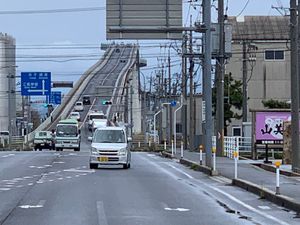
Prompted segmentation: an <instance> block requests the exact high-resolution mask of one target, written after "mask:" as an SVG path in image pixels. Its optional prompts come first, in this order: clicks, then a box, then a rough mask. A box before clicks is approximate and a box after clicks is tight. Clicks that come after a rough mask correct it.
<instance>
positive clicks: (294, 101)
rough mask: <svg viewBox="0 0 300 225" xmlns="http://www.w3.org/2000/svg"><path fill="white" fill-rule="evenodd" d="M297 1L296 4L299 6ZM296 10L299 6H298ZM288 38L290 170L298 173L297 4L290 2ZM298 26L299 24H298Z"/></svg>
mask: <svg viewBox="0 0 300 225" xmlns="http://www.w3.org/2000/svg"><path fill="white" fill-rule="evenodd" d="M299 2H300V1H299V0H298V4H299ZM298 9H300V6H299V5H298ZM290 11H291V12H290V29H291V30H290V32H291V34H290V36H291V110H292V112H291V115H292V170H293V171H294V172H300V149H299V77H298V72H299V70H298V60H299V58H298V53H299V52H300V49H299V47H300V46H299V43H298V41H299V40H297V39H298V37H299V36H298V35H299V34H298V31H299V30H298V27H297V2H296V0H290ZM298 26H299V24H298Z"/></svg>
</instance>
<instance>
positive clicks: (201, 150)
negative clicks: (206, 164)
mask: <svg viewBox="0 0 300 225" xmlns="http://www.w3.org/2000/svg"><path fill="white" fill-rule="evenodd" d="M199 150H200V165H202V164H203V163H202V161H203V156H202V153H203V145H199Z"/></svg>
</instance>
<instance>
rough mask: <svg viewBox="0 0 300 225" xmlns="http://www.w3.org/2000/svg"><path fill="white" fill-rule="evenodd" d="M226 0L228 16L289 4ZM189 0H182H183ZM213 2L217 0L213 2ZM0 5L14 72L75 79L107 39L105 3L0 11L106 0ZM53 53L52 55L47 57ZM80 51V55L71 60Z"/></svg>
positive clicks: (0, 0) (6, 1) (0, 1)
mask: <svg viewBox="0 0 300 225" xmlns="http://www.w3.org/2000/svg"><path fill="white" fill-rule="evenodd" d="M224 1H225V5H227V2H228V15H229V16H236V15H238V14H241V15H279V13H278V12H277V11H275V10H274V9H271V6H272V5H274V6H278V4H281V3H280V2H282V3H283V4H284V5H285V6H287V5H288V3H289V1H287V0H281V1H280V0H249V3H248V4H247V6H246V7H245V9H244V6H245V5H246V3H247V1H248V0H228V1H227V0H224ZM187 2H188V1H187V0H184V3H185V5H187ZM215 4H217V3H216V2H215ZM0 5H1V9H0V32H3V33H8V34H10V35H12V36H13V37H14V38H15V39H16V45H17V56H18V59H17V65H18V69H17V70H18V73H19V72H21V71H51V72H52V73H53V74H54V75H55V76H54V79H59V78H60V79H61V75H64V76H65V79H67V80H72V79H77V77H78V76H79V75H80V74H81V73H82V72H84V71H85V70H86V69H88V68H89V67H90V66H91V65H92V64H94V63H95V61H96V60H95V58H97V57H98V55H101V54H102V52H101V51H100V50H99V48H98V46H100V43H103V42H106V40H105V9H104V10H99V11H88V12H70V13H51V14H50V13H49V14H25V15H24V14H12V15H7V14H1V12H3V11H23V10H46V9H72V8H87V7H105V0H48V1H47V0H0ZM243 9H244V10H243ZM184 11H185V13H186V12H187V11H188V10H187V7H185V10H184ZM215 14H216V11H215V10H213V15H215ZM184 18H186V16H184ZM214 18H215V16H214ZM31 45H41V46H31ZM48 45H50V46H48ZM53 45H60V46H63V47H66V46H70V45H71V46H73V47H74V46H75V47H77V48H76V49H75V48H73V47H72V48H70V49H62V48H59V49H53ZM47 46H48V48H47ZM45 47H46V48H45ZM78 47H79V48H78ZM24 48H25V49H24ZM142 51H143V49H142ZM152 51H157V54H158V53H159V48H158V49H157V50H155V49H154V50H153V49H152ZM142 53H143V52H142ZM37 55H43V56H44V57H47V61H46V62H41V61H40V60H41V58H40V57H38V58H35V57H36V56H37ZM51 55H52V56H53V57H52V58H51V59H49V56H51ZM57 55H59V56H61V55H72V56H74V57H70V56H69V57H68V58H59V57H56V56H57ZM145 55H146V54H145ZM78 57H80V58H81V60H75V58H78ZM91 59H92V60H91ZM36 60H38V61H36ZM66 60H67V61H66ZM150 60H151V59H150ZM150 64H151V63H150ZM71 74H72V75H71Z"/></svg>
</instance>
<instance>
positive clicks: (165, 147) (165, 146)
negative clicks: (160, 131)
mask: <svg viewBox="0 0 300 225" xmlns="http://www.w3.org/2000/svg"><path fill="white" fill-rule="evenodd" d="M164 150H165V151H166V150H167V141H166V139H165V140H164Z"/></svg>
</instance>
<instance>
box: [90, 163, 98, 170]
mask: <svg viewBox="0 0 300 225" xmlns="http://www.w3.org/2000/svg"><path fill="white" fill-rule="evenodd" d="M90 169H98V164H95V163H90Z"/></svg>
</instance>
